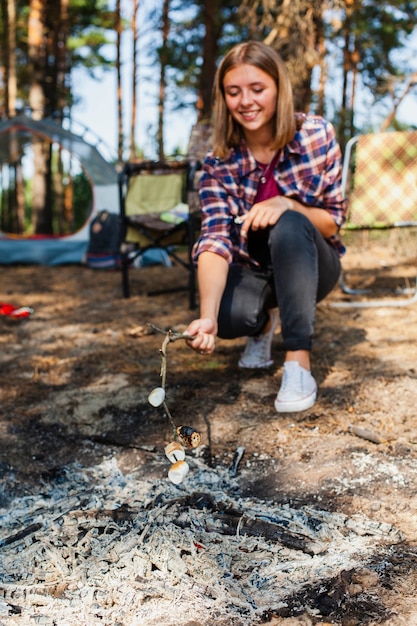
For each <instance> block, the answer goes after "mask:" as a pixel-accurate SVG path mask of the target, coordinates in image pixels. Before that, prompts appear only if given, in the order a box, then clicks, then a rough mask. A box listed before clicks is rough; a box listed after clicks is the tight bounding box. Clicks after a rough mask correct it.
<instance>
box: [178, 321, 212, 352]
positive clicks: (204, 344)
mask: <svg viewBox="0 0 417 626" xmlns="http://www.w3.org/2000/svg"><path fill="white" fill-rule="evenodd" d="M185 334H187V335H189V336H190V339H187V340H186V343H187V345H188V346H190V348H192V349H193V350H195V351H196V352H198V353H199V354H211V353H212V352H213V350H214V348H215V344H216V336H217V322H216V321H215V320H213V319H212V318H210V317H201V318H199V319H196V320H193V321H192V322H191V324H189V326H188V328H187V329H186V331H185Z"/></svg>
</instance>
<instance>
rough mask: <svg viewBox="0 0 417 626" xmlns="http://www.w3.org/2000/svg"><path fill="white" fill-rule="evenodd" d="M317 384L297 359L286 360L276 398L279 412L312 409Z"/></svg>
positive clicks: (276, 406)
mask: <svg viewBox="0 0 417 626" xmlns="http://www.w3.org/2000/svg"><path fill="white" fill-rule="evenodd" d="M316 397H317V385H316V381H315V380H314V378H313V377H312V375H311V373H310V372H309V371H308V370H306V369H304V367H301V365H300V364H299V363H297V361H286V362H285V363H284V369H283V372H282V382H281V389H280V390H279V392H278V395H277V397H276V399H275V408H276V410H277V411H278V413H293V412H296V411H306V410H307V409H310V408H311V407H312V406H313V404H314V403H315V401H316Z"/></svg>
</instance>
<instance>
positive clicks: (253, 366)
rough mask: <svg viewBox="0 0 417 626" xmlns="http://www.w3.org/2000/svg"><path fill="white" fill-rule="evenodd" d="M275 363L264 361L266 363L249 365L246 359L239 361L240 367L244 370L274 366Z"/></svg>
mask: <svg viewBox="0 0 417 626" xmlns="http://www.w3.org/2000/svg"><path fill="white" fill-rule="evenodd" d="M273 364H274V362H273V361H264V363H258V364H257V365H247V364H246V363H245V362H244V361H239V363H238V367H240V369H242V370H264V369H267V368H268V367H272V365H273Z"/></svg>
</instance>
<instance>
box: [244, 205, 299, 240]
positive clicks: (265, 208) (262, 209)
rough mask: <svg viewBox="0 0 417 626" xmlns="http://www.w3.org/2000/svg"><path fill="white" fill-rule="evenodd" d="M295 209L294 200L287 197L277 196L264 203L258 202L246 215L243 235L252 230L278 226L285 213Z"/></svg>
mask: <svg viewBox="0 0 417 626" xmlns="http://www.w3.org/2000/svg"><path fill="white" fill-rule="evenodd" d="M292 208H293V200H291V199H290V198H287V197H286V196H275V197H274V198H269V199H268V200H263V201H262V202H257V203H256V204H254V205H253V207H252V208H251V210H250V211H249V212H248V213H247V214H246V216H245V220H244V222H243V223H242V231H241V232H242V235H245V234H247V233H248V231H249V230H250V229H252V230H259V229H261V228H267V227H268V226H273V225H274V224H276V223H277V222H278V220H279V218H280V217H281V215H282V214H283V213H285V211H289V210H290V209H292Z"/></svg>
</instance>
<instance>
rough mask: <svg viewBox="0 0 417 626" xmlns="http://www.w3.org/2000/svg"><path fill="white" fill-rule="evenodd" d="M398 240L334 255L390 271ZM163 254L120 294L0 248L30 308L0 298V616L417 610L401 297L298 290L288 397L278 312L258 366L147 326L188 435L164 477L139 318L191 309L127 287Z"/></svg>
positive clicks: (416, 467) (172, 320)
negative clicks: (10, 259)
mask: <svg viewBox="0 0 417 626" xmlns="http://www.w3.org/2000/svg"><path fill="white" fill-rule="evenodd" d="M412 241H413V247H414V249H415V245H414V244H415V241H414V240H412ZM406 243H407V242H406ZM398 244H399V241H398V238H397V239H395V240H393V239H392V237H387V239H386V240H384V241H381V242H379V243H376V244H375V245H374V246H373V248H372V250H373V252H372V254H368V255H364V254H363V251H362V243H360V242H359V244H355V245H352V249H351V250H350V253H349V254H348V255H347V256H346V260H345V261H344V264H345V267H346V268H347V269H351V270H352V274H354V278H355V280H356V281H368V282H369V281H371V282H372V281H373V280H374V276H375V272H374V270H373V269H372V267H373V266H374V265H375V264H377V265H378V266H379V269H382V270H383V271H382V274H384V275H385V277H387V276H388V278H386V279H385V280H386V281H387V282H389V283H390V284H396V283H397V282H400V281H399V279H398V278H397V272H398V271H399V270H404V271H405V272H406V273H407V275H408V276H413V273H412V272H413V267H412V263H411V262H410V260H409V259H406V258H402V257H400V256H399V252H398V249H397V246H398ZM409 247H410V246H409ZM413 262H414V263H415V258H414V259H413ZM353 270H354V271H353ZM182 273H183V270H182V269H181V268H177V267H173V268H165V267H162V266H155V267H148V268H142V269H134V270H132V272H131V282H132V294H133V296H132V297H131V298H130V299H128V300H126V299H123V298H122V297H121V276H120V273H119V272H113V271H110V272H101V271H95V270H91V269H88V268H86V267H84V266H63V267H41V266H3V268H2V279H1V285H0V300H1V301H3V302H9V303H12V304H14V305H19V306H22V305H27V306H31V307H33V308H34V311H35V312H34V314H33V315H32V316H31V317H30V318H29V319H27V320H20V321H19V320H12V319H10V318H7V317H3V318H1V317H0V342H1V352H0V362H1V372H0V377H1V378H0V381H1V382H0V399H1V403H0V442H1V444H0V477H1V483H0V549H1V560H0V625H9V624H24V625H26V624H44V625H46V626H48V625H51V626H52V625H53V624H59V626H66V625H72V624H73V625H74V626H75V625H76V626H95V624H106V625H108V626H116V625H117V624H119V625H123V626H128V625H139V626H148V625H149V626H150V625H153V624H159V626H170V625H171V624H175V625H176V626H209V625H212V624H216V625H218V624H220V625H221V626H252V625H255V624H260V623H268V624H286V626H291V625H292V624H297V625H298V624H301V625H305V626H308V625H312V624H314V625H317V624H321V625H323V624H341V625H343V626H355V625H357V624H361V625H362V624H366V625H373V624H382V623H383V624H389V625H392V626H399V625H407V626H413V625H417V606H416V601H415V598H416V596H417V558H416V556H417V510H416V495H417V381H416V378H417V361H416V347H417V304H415V305H412V306H405V307H382V308H353V309H345V308H334V307H333V306H332V303H334V302H335V301H340V300H348V298H347V296H344V295H343V294H342V293H341V291H340V289H339V288H337V289H335V291H334V292H333V293H332V294H331V296H330V297H329V298H328V299H327V300H326V301H325V302H323V303H320V304H319V305H318V308H317V319H316V338H315V343H314V349H313V354H312V364H313V365H312V367H313V374H314V376H315V378H316V380H317V383H318V385H319V396H318V400H317V403H316V404H315V406H314V407H313V408H312V409H311V410H309V411H306V412H303V413H294V414H287V415H278V414H277V413H276V412H275V410H274V397H275V395H276V393H277V390H278V388H279V384H280V377H281V366H282V361H283V352H282V349H281V338H280V334H279V331H277V333H276V335H275V337H274V342H273V353H274V358H275V366H274V367H273V368H271V370H268V371H241V370H239V369H238V368H237V365H236V364H237V360H238V357H239V354H240V352H241V350H242V348H243V345H244V340H243V339H242V340H235V341H219V342H218V345H217V348H216V350H215V352H214V353H213V355H211V356H209V357H207V356H200V355H196V354H195V353H194V352H192V351H191V350H189V349H188V348H187V346H186V345H185V343H184V342H183V341H181V340H179V341H175V342H172V343H169V344H168V346H167V349H166V393H167V396H166V403H167V406H168V407H169V411H170V414H171V419H172V422H174V423H175V425H187V426H190V427H192V428H194V429H196V430H197V431H198V432H199V433H200V434H201V445H200V446H199V447H198V448H197V449H196V450H187V459H188V462H189V465H190V472H189V474H188V476H187V477H186V479H185V480H184V482H183V483H181V484H180V485H173V484H172V483H171V482H170V481H169V480H168V478H167V471H168V469H169V461H168V460H167V458H166V457H165V454H164V447H165V446H166V444H167V443H169V442H170V441H172V439H173V428H172V424H171V422H170V420H169V419H168V416H167V414H166V412H165V411H164V410H163V409H162V408H153V407H152V406H150V404H149V403H148V400H147V398H148V394H149V392H150V391H151V390H152V389H153V388H154V387H157V386H159V385H160V384H161V380H160V369H161V363H162V355H161V346H162V342H163V340H164V339H165V338H166V334H165V332H164V333H158V332H155V331H154V330H153V328H152V327H151V326H150V323H151V324H154V325H156V326H158V327H160V328H161V329H163V330H164V331H167V330H168V329H171V330H179V331H181V330H183V329H184V328H185V327H186V325H187V324H188V323H189V322H190V321H191V319H193V317H194V315H195V313H194V312H193V311H190V310H189V309H188V307H187V294H186V292H178V293H174V294H172V293H171V294H165V295H160V296H154V297H149V296H147V295H140V294H146V292H147V290H148V289H150V288H151V287H152V286H153V287H154V286H155V285H158V287H160V286H169V285H172V284H176V283H177V282H178V281H179V280H182V276H181V274H182ZM378 273H379V272H378ZM242 455H243V456H242Z"/></svg>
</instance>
